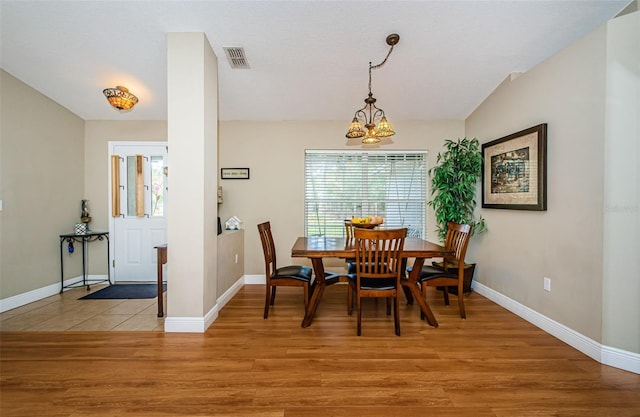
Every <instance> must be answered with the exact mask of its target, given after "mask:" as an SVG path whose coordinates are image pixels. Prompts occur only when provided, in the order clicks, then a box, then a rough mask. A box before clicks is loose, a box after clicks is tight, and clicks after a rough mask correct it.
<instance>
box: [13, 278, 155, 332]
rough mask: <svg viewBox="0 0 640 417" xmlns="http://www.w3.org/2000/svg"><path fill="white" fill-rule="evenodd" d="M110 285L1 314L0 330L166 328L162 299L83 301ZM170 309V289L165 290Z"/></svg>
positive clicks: (67, 292)
mask: <svg viewBox="0 0 640 417" xmlns="http://www.w3.org/2000/svg"><path fill="white" fill-rule="evenodd" d="M104 287H106V285H105V284H99V285H92V286H91V290H90V291H89V292H88V291H87V290H86V289H85V287H80V288H73V289H69V290H65V291H64V292H63V293H62V294H56V295H53V296H51V297H47V298H45V299H42V300H40V301H36V302H34V303H30V304H27V305H24V306H22V307H18V308H15V309H13V310H9V311H5V312H4V313H2V314H0V331H27V332H36V331H102V330H104V331H145V330H149V331H151V330H155V331H162V330H163V329H164V318H159V317H158V304H157V302H158V298H157V297H156V298H149V299H139V300H79V298H80V297H84V296H85V295H87V294H89V293H91V292H95V291H98V290H100V289H102V288H104ZM164 294H165V297H164V302H165V311H166V294H167V293H166V292H165V293H164Z"/></svg>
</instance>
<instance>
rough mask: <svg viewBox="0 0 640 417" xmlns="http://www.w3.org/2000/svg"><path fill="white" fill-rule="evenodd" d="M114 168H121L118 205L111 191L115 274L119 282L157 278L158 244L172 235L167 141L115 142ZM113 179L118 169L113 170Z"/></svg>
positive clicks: (111, 164) (112, 168) (112, 190)
mask: <svg viewBox="0 0 640 417" xmlns="http://www.w3.org/2000/svg"><path fill="white" fill-rule="evenodd" d="M112 155H115V156H116V157H117V159H116V157H114V158H113V160H117V163H113V162H111V163H110V171H111V170H115V169H117V170H118V172H119V187H118V188H117V191H115V190H114V189H113V188H112V186H111V185H112V184H110V187H109V189H110V190H111V193H112V194H113V193H114V192H117V193H118V194H119V199H120V201H119V204H117V200H116V205H117V206H118V208H114V207H113V206H112V202H113V200H114V196H113V195H111V196H110V207H111V209H112V213H111V217H110V218H111V225H110V230H111V231H112V237H111V242H113V246H112V247H113V251H112V254H113V255H112V258H111V262H110V263H111V277H112V278H113V280H114V282H118V281H120V282H123V281H155V280H156V274H157V254H156V250H155V249H154V247H155V246H157V245H161V244H164V243H166V242H167V241H166V239H167V220H166V219H167V218H166V215H167V212H166V210H167V201H168V193H167V190H168V178H167V172H168V168H167V166H168V165H167V146H166V143H164V142H135V143H123V142H118V143H111V144H110V156H109V157H110V160H111V158H112ZM109 178H110V181H114V178H115V177H114V175H111V172H110V175H109Z"/></svg>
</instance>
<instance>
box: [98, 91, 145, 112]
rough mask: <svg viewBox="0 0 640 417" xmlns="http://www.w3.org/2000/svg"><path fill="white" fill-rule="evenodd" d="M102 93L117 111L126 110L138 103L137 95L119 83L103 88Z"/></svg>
mask: <svg viewBox="0 0 640 417" xmlns="http://www.w3.org/2000/svg"><path fill="white" fill-rule="evenodd" d="M102 93H103V94H104V96H105V97H106V98H107V100H108V101H109V104H111V106H112V107H113V108H114V109H116V110H117V111H119V112H122V113H124V112H128V111H131V109H133V106H135V105H136V103H138V97H136V96H134V95H133V94H131V93H130V92H129V90H128V89H127V88H126V87H122V86H120V85H118V86H116V88H105V89H104V90H102Z"/></svg>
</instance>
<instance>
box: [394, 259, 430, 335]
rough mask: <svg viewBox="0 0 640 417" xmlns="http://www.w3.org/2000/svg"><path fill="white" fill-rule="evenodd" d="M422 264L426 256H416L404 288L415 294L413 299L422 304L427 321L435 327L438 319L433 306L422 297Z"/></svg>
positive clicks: (421, 309)
mask: <svg viewBox="0 0 640 417" xmlns="http://www.w3.org/2000/svg"><path fill="white" fill-rule="evenodd" d="M422 265H424V258H416V260H415V262H414V263H413V268H412V269H411V273H410V274H409V277H408V279H407V281H405V282H404V283H403V285H402V286H403V288H409V291H410V292H411V295H413V299H414V300H416V301H417V302H418V305H419V306H420V311H421V312H422V314H423V315H424V317H425V319H426V320H427V323H429V325H431V326H433V327H438V320H436V317H435V316H434V315H433V312H432V311H431V308H429V304H427V301H426V300H425V299H424V298H423V297H422V293H421V292H420V284H418V278H420V272H421V271H422Z"/></svg>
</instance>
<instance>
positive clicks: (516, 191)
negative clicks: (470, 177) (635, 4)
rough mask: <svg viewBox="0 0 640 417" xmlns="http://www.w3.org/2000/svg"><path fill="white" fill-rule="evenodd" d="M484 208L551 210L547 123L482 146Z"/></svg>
mask: <svg viewBox="0 0 640 417" xmlns="http://www.w3.org/2000/svg"><path fill="white" fill-rule="evenodd" d="M482 154H483V156H484V165H483V175H482V207H483V208H497V209H510V210H533V211H545V210H547V124H546V123H543V124H539V125H537V126H533V127H530V128H528V129H525V130H521V131H520V132H516V133H513V134H511V135H509V136H505V137H503V138H500V139H496V140H494V141H491V142H487V143H484V144H483V145H482Z"/></svg>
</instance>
